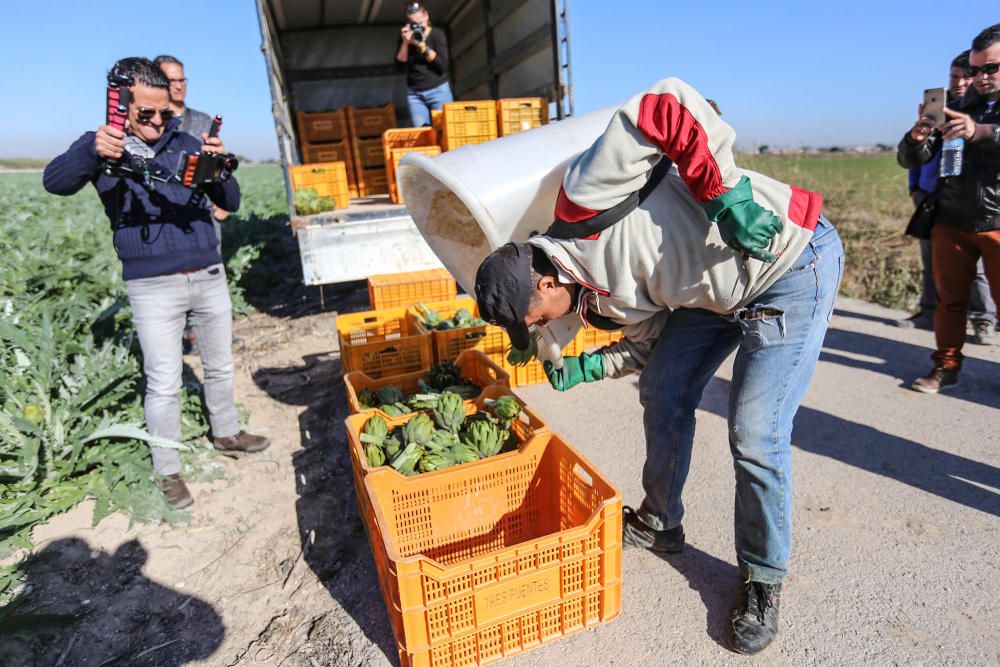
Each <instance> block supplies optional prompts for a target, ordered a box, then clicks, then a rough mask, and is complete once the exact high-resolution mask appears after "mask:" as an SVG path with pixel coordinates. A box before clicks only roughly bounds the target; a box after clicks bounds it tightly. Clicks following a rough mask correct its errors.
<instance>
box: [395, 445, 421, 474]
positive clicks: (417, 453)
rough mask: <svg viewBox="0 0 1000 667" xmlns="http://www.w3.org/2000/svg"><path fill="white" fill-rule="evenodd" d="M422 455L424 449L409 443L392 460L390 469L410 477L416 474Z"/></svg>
mask: <svg viewBox="0 0 1000 667" xmlns="http://www.w3.org/2000/svg"><path fill="white" fill-rule="evenodd" d="M423 455H424V448H423V447H421V446H420V445H418V444H417V443H416V442H411V443H410V444H408V445H407V446H406V447H405V448H404V449H403V451H401V452H400V453H399V454H397V455H396V457H395V458H394V459H393V460H392V464H391V465H392V468H393V470H395V471H396V472H399V473H401V474H403V475H406V476H407V477H412V476H413V475H416V474H417V465H418V464H419V463H420V457H422V456H423Z"/></svg>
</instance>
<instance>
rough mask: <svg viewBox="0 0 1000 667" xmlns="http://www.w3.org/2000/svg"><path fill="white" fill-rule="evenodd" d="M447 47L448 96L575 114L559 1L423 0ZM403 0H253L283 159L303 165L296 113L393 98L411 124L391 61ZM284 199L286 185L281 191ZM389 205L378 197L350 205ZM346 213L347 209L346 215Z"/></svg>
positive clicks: (401, 81)
mask: <svg viewBox="0 0 1000 667" xmlns="http://www.w3.org/2000/svg"><path fill="white" fill-rule="evenodd" d="M423 4H424V5H425V7H426V8H427V10H428V12H429V13H430V16H431V24H432V25H433V26H434V27H435V28H438V29H442V30H444V32H445V35H446V36H447V38H448V43H449V51H450V58H449V60H450V66H449V69H450V76H449V79H450V82H451V87H452V92H453V94H454V96H455V99H456V100H482V99H499V98H502V97H543V98H545V99H547V100H549V102H550V112H549V116H550V118H552V119H553V120H557V119H562V118H564V117H566V116H568V115H571V114H572V112H573V99H572V88H571V85H570V83H571V80H572V71H571V66H570V61H569V50H568V39H569V36H568V34H567V26H568V16H567V11H568V10H567V7H566V4H567V0H461V1H458V2H455V1H453V0H426V2H424V3H423ZM404 6H405V4H404V3H403V2H402V1H401V0H356V1H353V2H345V1H343V0H257V8H258V18H259V21H260V26H261V35H262V40H263V42H262V49H263V51H264V55H265V60H266V61H267V64H268V78H269V82H270V86H271V94H272V107H273V111H274V117H275V127H276V130H277V134H278V145H279V153H280V158H281V162H282V164H283V165H284V166H286V167H287V166H288V165H293V164H301V156H300V154H299V149H298V141H297V135H296V131H297V128H296V126H295V120H294V119H295V112H296V111H304V112H318V111H329V110H334V109H337V108H340V107H343V106H346V105H353V106H356V107H372V106H378V105H384V104H385V103H386V102H389V101H392V102H393V103H394V105H395V108H396V115H397V119H398V125H399V126H400V127H406V126H408V124H409V118H408V115H409V113H408V111H407V106H406V81H405V75H404V74H402V73H401V72H399V71H398V70H397V68H396V65H395V54H396V51H397V48H398V40H399V31H400V28H402V26H403V24H404V23H405V21H406V17H405V15H404ZM289 194H290V196H289V200H290V205H291V189H290V188H289ZM352 204H353V205H352V208H354V209H356V208H357V207H358V206H361V207H363V208H370V207H372V206H376V207H383V206H390V205H389V204H388V199H387V198H386V197H384V196H377V197H373V198H369V199H368V200H362V201H357V202H352ZM348 214H350V211H349V212H348Z"/></svg>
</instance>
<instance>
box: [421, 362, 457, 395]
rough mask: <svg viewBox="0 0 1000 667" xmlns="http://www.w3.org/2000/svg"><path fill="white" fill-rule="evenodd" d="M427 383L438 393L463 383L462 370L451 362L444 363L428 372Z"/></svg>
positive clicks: (436, 365) (434, 366) (432, 367)
mask: <svg viewBox="0 0 1000 667" xmlns="http://www.w3.org/2000/svg"><path fill="white" fill-rule="evenodd" d="M427 382H428V383H429V384H430V385H431V387H433V388H434V389H437V390H438V391H441V390H443V389H445V388H447V387H450V386H452V385H456V384H460V383H461V382H462V369H461V368H459V367H458V366H456V365H455V364H454V362H451V361H442V362H441V363H439V364H434V365H433V366H431V368H430V370H429V371H427Z"/></svg>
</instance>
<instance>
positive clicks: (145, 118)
mask: <svg viewBox="0 0 1000 667" xmlns="http://www.w3.org/2000/svg"><path fill="white" fill-rule="evenodd" d="M156 114H160V118H161V119H162V120H163V122H164V123H166V122H169V121H170V119H171V118H173V117H174V112H173V111H171V110H170V109H149V108H147V107H139V108H138V109H137V110H136V115H137V116H138V117H139V122H141V123H148V122H149V121H151V120H153V116H155V115H156Z"/></svg>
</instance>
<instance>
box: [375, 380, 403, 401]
mask: <svg viewBox="0 0 1000 667" xmlns="http://www.w3.org/2000/svg"><path fill="white" fill-rule="evenodd" d="M376 395H377V396H378V402H379V403H380V404H383V405H384V404H386V403H402V402H403V392H402V391H400V390H399V388H398V387H394V386H393V385H391V384H387V385H386V386H384V387H382V388H381V389H379V390H378V391H377V392H376Z"/></svg>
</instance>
